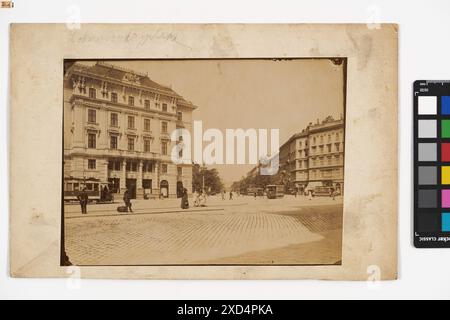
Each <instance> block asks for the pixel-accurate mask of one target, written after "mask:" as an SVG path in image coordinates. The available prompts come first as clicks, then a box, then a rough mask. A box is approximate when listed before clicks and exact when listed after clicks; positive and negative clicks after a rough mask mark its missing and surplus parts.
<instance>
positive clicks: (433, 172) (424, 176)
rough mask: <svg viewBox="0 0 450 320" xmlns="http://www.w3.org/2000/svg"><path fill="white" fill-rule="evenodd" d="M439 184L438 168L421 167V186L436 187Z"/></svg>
mask: <svg viewBox="0 0 450 320" xmlns="http://www.w3.org/2000/svg"><path fill="white" fill-rule="evenodd" d="M436 183H437V169H436V167H419V184H420V185H435V184H436Z"/></svg>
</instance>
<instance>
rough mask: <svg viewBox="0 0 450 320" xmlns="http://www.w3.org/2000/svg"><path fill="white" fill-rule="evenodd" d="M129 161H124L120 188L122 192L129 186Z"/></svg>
mask: <svg viewBox="0 0 450 320" xmlns="http://www.w3.org/2000/svg"><path fill="white" fill-rule="evenodd" d="M126 180H127V161H126V160H125V159H124V160H123V161H122V171H121V172H120V190H121V192H122V191H123V190H125V189H126V187H127V183H126Z"/></svg>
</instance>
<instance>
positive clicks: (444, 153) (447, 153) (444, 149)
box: [441, 142, 450, 162]
mask: <svg viewBox="0 0 450 320" xmlns="http://www.w3.org/2000/svg"><path fill="white" fill-rule="evenodd" d="M441 161H443V162H450V143H445V142H444V143H441Z"/></svg>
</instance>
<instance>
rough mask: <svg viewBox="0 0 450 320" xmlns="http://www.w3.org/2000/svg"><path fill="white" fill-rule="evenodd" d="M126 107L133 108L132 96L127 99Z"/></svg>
mask: <svg viewBox="0 0 450 320" xmlns="http://www.w3.org/2000/svg"><path fill="white" fill-rule="evenodd" d="M128 105H129V106H130V107H133V106H134V97H133V96H129V97H128Z"/></svg>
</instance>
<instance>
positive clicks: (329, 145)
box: [327, 144, 331, 152]
mask: <svg viewBox="0 0 450 320" xmlns="http://www.w3.org/2000/svg"><path fill="white" fill-rule="evenodd" d="M327 149H328V152H331V144H328V145H327Z"/></svg>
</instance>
